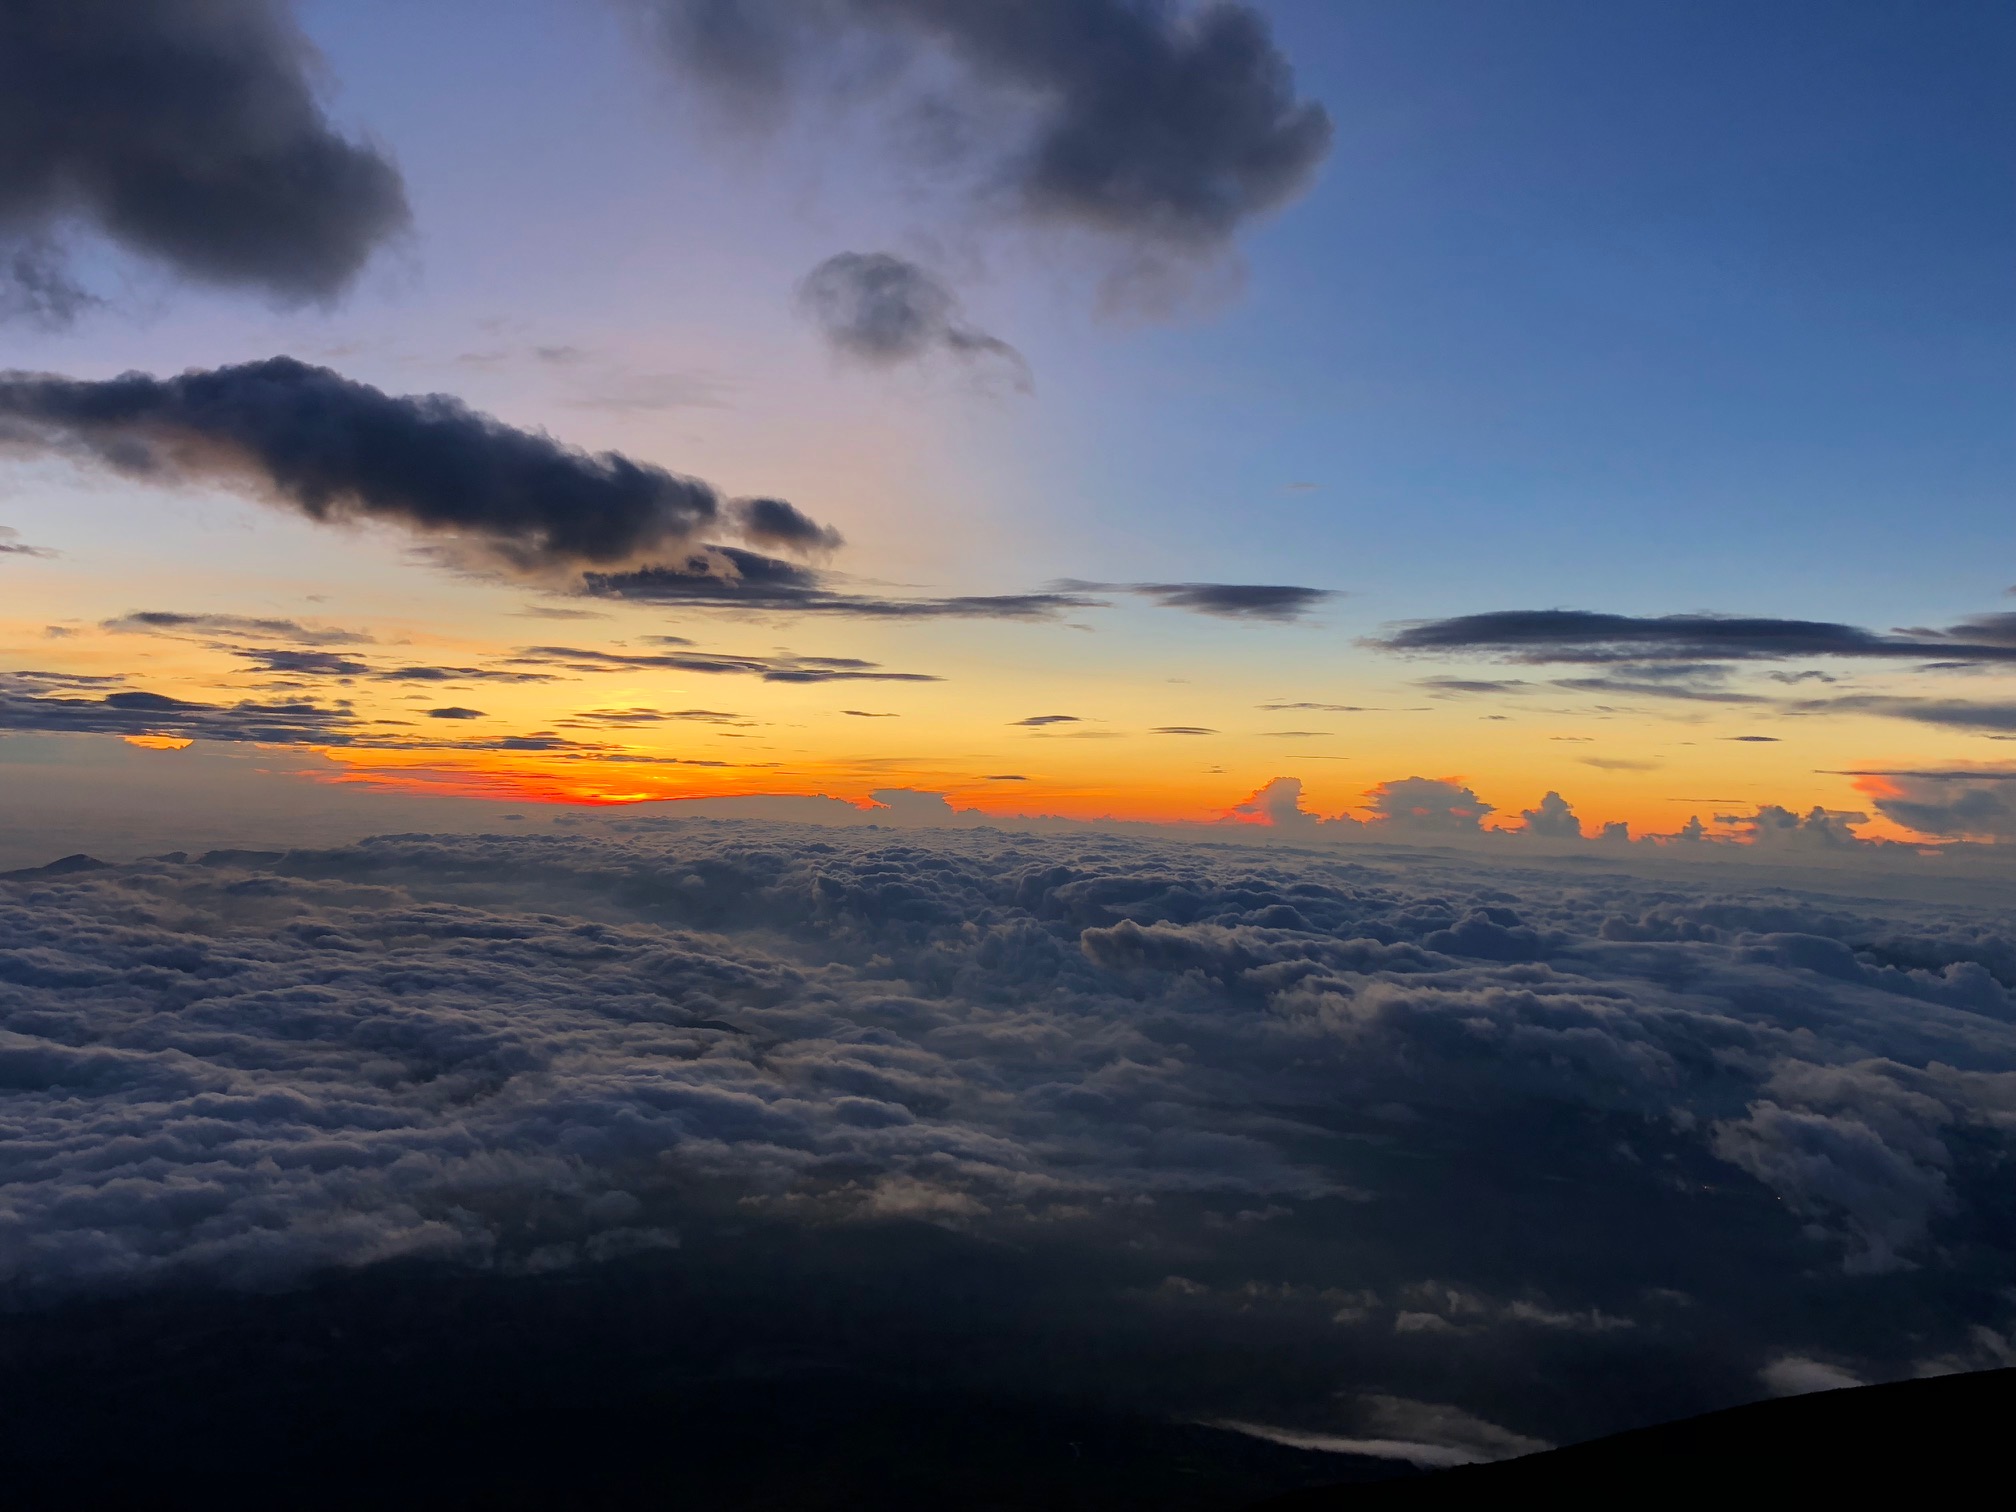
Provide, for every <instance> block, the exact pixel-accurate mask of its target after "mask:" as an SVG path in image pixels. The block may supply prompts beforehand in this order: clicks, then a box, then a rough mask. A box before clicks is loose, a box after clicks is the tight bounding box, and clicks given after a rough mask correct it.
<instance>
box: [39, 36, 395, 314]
mask: <svg viewBox="0 0 2016 1512" xmlns="http://www.w3.org/2000/svg"><path fill="white" fill-rule="evenodd" d="M312 65H313V53H312V50H311V49H310V47H309V45H308V43H307V41H306V39H305V38H303V37H302V35H301V33H300V31H299V30H298V29H297V28H296V26H295V25H294V22H293V20H292V18H291V16H290V15H289V13H288V11H287V8H286V7H285V6H284V5H282V4H280V3H277V0H8V3H7V4H6V5H5V6H4V7H0V237H4V238H11V239H13V240H14V242H15V243H16V250H15V251H14V252H13V253H12V254H11V256H10V257H8V258H7V259H5V260H0V281H4V286H5V292H4V295H0V309H4V308H6V307H7V306H9V305H11V306H12V307H13V308H14V309H15V311H16V312H18V313H23V314H27V315H30V316H32V317H36V318H39V319H42V320H44V321H46V322H60V321H62V320H63V319H66V318H68V317H69V316H70V315H72V314H74V313H75V312H76V310H77V309H78V308H80V307H81V306H82V305H83V304H85V303H88V302H89V299H90V296H89V295H87V294H85V293H84V292H83V291H82V290H80V289H78V288H77V286H76V285H75V284H74V283H73V282H72V281H71V279H70V277H69V274H68V273H67V272H66V270H65V268H64V266H63V263H62V259H61V258H60V255H59V254H58V253H57V252H56V250H55V242H54V240H52V238H57V237H60V236H61V235H62V234H63V233H64V232H65V231H66V230H67V229H69V228H70V227H72V226H82V227H86V228H89V229H90V230H92V231H95V232H97V233H100V234H102V235H104V236H107V237H109V238H111V239H112V240H113V241H115V242H117V243H118V244H119V245H120V246H122V247H124V248H126V249H127V250H129V251H131V252H134V253H137V254H138V255H140V256H141V257H144V258H147V259H149V260H151V261H153V262H156V263H159V264H160V265H162V266H164V267H166V268H168V269H170V270H171V271H172V272H174V273H176V274H178V275H180V276H182V277H185V278H190V279H195V280H198V281H201V282H204V283H210V284H221V285H225V286H231V287H240V288H250V289H256V290H259V291H261V292H264V293H267V294H270V295H274V296H277V297H278V298H280V299H282V300H285V301H289V302H299V301H308V300H327V299H330V298H333V297H334V296H336V295H337V294H340V293H341V292H342V291H343V290H344V288H346V287H347V286H348V285H349V283H350V282H351V280H352V279H354V278H355V277H356V275H357V273H358V271H359V270H360V269H361V268H362V267H363V266H364V263H365V261H366V259H367V258H369V257H370V255H371V253H372V251H373V250H374V249H375V248H376V247H378V246H379V245H380V244H381V243H383V242H384V241H385V239H386V238H387V237H389V236H391V235H393V234H394V233H395V232H397V231H399V230H400V229H401V228H402V227H404V226H405V224H406V222H407V209H406V198H405V191H404V188H403V187H402V185H401V182H400V178H399V173H398V170H397V169H396V168H394V167H393V166H392V164H391V163H390V162H389V161H388V160H387V159H386V158H385V157H384V156H383V155H382V154H381V153H379V152H377V151H375V150H373V149H371V148H369V147H365V146H361V145H359V144H357V143H355V142H351V141H348V140H346V139H345V138H343V137H342V136H340V135H338V134H337V133H336V131H335V129H334V128H333V127H332V126H331V125H330V123H329V121H328V119H327V118H326V117H325V116H324V115H323V113H322V110H321V107H320V106H319V105H318V104H317V102H316V100H315V96H314V93H313V91H312V90H311V88H310V86H309V77H310V70H311V67H312Z"/></svg>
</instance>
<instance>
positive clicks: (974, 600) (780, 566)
mask: <svg viewBox="0 0 2016 1512" xmlns="http://www.w3.org/2000/svg"><path fill="white" fill-rule="evenodd" d="M581 581H582V591H583V592H585V593H587V594H589V595H591V596H594V597H598V598H613V599H627V600H629V601H630V602H632V603H640V604H679V605H685V606H689V607H693V608H703V609H748V610H762V611H767V612H771V613H783V614H830V615H839V616H843V617H847V618H854V619H1004V620H1046V619H1055V618H1057V617H1058V616H1059V615H1061V614H1063V613H1064V612H1065V611H1067V610H1073V609H1097V608H1100V607H1102V606H1101V604H1100V602H1099V600H1097V599H1092V598H1087V597H1085V596H1084V595H1083V594H1078V593H1063V592H1045V593H990V594H964V595H958V596H954V597H949V598H890V597H886V596H883V595H879V594H868V593H854V592H851V591H849V590H846V589H843V588H836V587H834V586H832V585H831V583H830V581H829V579H828V578H827V576H826V575H825V574H824V573H821V572H816V571H814V570H813V569H811V568H809V567H801V566H800V565H798V564H797V563H796V562H786V561H782V560H780V559H778V558H776V557H771V556H764V555H762V554H761V553H760V552H754V551H744V550H742V549H740V548H739V547H734V546H708V547H705V548H703V549H700V550H696V551H694V552H692V553H691V554H689V555H688V556H687V557H686V558H685V559H684V560H682V561H679V562H676V563H661V564H658V565H655V566H650V567H641V568H638V569H636V570H635V571H631V572H589V573H584V574H583V575H582V580H581Z"/></svg>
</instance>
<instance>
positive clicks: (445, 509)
mask: <svg viewBox="0 0 2016 1512" xmlns="http://www.w3.org/2000/svg"><path fill="white" fill-rule="evenodd" d="M0 446H5V447H11V448H13V449H15V450H19V451H27V452H31V453H32V452H41V453H52V454H58V455H65V456H70V457H75V458H78V459H81V460H84V461H88V462H91V463H93V464H95V465H98V466H101V467H105V468H108V469H110V470H112V471H114V472H118V473H120V474H123V475H125V476H127V477H133V478H140V479H145V480H149V481H157V482H165V483H202V484H212V485H229V486H237V487H241V488H246V489H249V490H251V491H252V492H254V493H255V494H256V495H258V496H259V497H261V498H264V499H265V500H267V501H268V502H271V503H275V504H279V505H282V506H284V507H286V508H289V509H293V510H295V511H297V512H299V513H301V514H303V515H306V516H307V517H308V518H309V519H312V520H316V521H320V522H323V523H330V522H339V521H367V520H368V521H374V522H378V523H383V524H388V525H393V526H396V527H398V528H400V529H403V530H408V531H411V532H413V533H415V534H417V535H420V536H422V537H425V538H429V539H433V540H437V541H440V542H442V543H443V544H448V545H460V546H463V547H465V548H469V549H473V550H474V551H476V552H478V553H479V554H481V555H482V556H483V557H484V558H486V559H488V560H490V561H492V562H497V563H503V564H505V565H508V566H510V567H513V568H517V569H520V570H524V571H530V572H538V571H548V572H550V571H556V570H557V571H571V570H577V569H579V568H582V567H585V566H607V565H614V564H619V563H628V562H632V561H636V560H638V559H640V558H646V557H649V556H651V555H652V554H654V553H661V552H678V551H684V550H687V549H689V548H691V547H692V546H693V544H694V543H695V540H696V537H697V536H698V534H699V533H700V532H703V531H707V530H710V529H713V528H716V527H723V526H728V525H730V524H732V523H733V521H734V519H739V520H741V521H744V522H752V523H753V525H754V527H755V528H757V529H760V530H764V531H766V532H768V533H769V538H771V539H776V538H777V537H778V535H779V534H780V533H785V534H789V533H794V532H795V533H798V534H801V535H802V534H803V533H804V532H805V531H806V530H808V529H809V530H816V528H817V527H813V526H812V525H811V522H810V521H809V520H806V519H805V517H804V516H803V515H800V514H799V513H798V512H797V511H796V510H790V513H789V514H788V515H787V514H786V513H785V512H784V511H786V510H789V509H790V507H789V506H788V505H784V504H782V503H781V501H777V500H766V501H763V502H762V503H760V504H754V503H752V504H747V505H736V506H734V512H733V514H732V516H731V510H730V508H729V507H728V506H726V505H724V502H723V500H722V498H721V496H720V495H719V494H718V493H716V491H715V490H714V489H713V488H712V487H711V486H710V485H708V484H706V483H703V482H701V481H699V480H698V479H695V478H685V477H680V476H678V475H677V474H674V473H670V472H667V471H666V470H665V469H664V468H662V467H657V466H654V465H652V464H651V463H647V462H636V461H633V460H631V459H630V458H628V457H625V456H622V455H620V454H619V453H616V452H599V453H589V452H585V451H581V450H579V449H577V448H575V447H570V446H566V445H563V444H562V443H561V442H558V441H556V440H554V439H553V438H552V437H551V436H548V435H546V434H544V433H543V432H538V431H526V430H519V429H518V428H516V427H515V426H510V425H506V424H504V423H503V422H502V421H500V420H496V419H493V418H492V417H491V416H489V415H484V414H480V413H478V412H477V411H475V410H472V409H470V408H469V407H468V406H467V405H465V404H463V403H462V402H461V401H460V400H457V399H455V398H452V397H450V396H448V395H446V394H425V395H411V396H405V397H394V396H392V395H388V394H385V393H382V392H380V391H379V390H378V389H375V388H372V387H370V386H369V385H367V384H362V383H356V382H353V381H351V380H350V379H347V378H344V377H342V376H341V375H340V374H338V373H335V372H332V371H330V370H329V369H328V368H318V367H310V366H309V365H308V364H306V363H303V362H297V361H295V360H294V359H293V358H291V357H274V358H270V359H268V360H266V361H264V362H252V363H245V364H242V365H240V366H237V367H225V368H213V369H210V370H207V371H202V370H197V371H191V372H187V373H183V374H181V375H179V376H178V377H174V378H154V377H150V376H148V375H147V374H144V373H128V374H126V375H125V376H124V377H120V378H113V379H108V380H105V381H102V382H91V381H84V380H78V379H71V378H62V377H56V376H53V375H50V374H40V373H22V372H8V373H0Z"/></svg>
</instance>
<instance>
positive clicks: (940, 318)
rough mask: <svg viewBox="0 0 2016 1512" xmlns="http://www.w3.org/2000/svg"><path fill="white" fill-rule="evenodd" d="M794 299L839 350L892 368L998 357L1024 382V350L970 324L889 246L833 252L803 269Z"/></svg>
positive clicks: (927, 276) (934, 280) (939, 282)
mask: <svg viewBox="0 0 2016 1512" xmlns="http://www.w3.org/2000/svg"><path fill="white" fill-rule="evenodd" d="M798 304H799V307H800V308H801V309H802V310H804V312H805V313H806V315H807V316H809V317H810V318H811V320H812V322H813V324H814V325H816V326H817V327H818V328H819V333H820V334H821V335H822V336H824V337H825V338H826V341H827V344H828V345H830V346H831V347H832V348H833V349H834V350H835V351H836V352H839V353H840V354H841V355H842V356H845V357H850V358H852V359H854V360H855V361H857V362H864V363H867V364H869V365H871V366H874V367H893V366H895V365H897V364H898V363H903V362H914V361H916V360H917V359H919V358H922V357H929V356H932V355H934V354H937V353H946V354H949V355H951V356H953V357H959V358H963V359H967V360H972V359H975V358H986V359H991V360H992V361H994V362H996V363H999V364H1001V365H1002V366H1003V367H1004V368H1005V370H1006V371H1008V372H1009V373H1010V374H1011V375H1012V377H1013V378H1014V380H1015V383H1016V385H1017V386H1018V387H1020V388H1024V389H1026V388H1028V387H1029V365H1028V363H1026V362H1025V361H1023V358H1022V354H1021V353H1020V352H1018V351H1016V350H1015V348H1013V347H1012V346H1010V345H1009V344H1008V343H1007V342H1005V341H1003V340H1001V339H1000V338H999V337H998V336H990V335H988V334H987V333H986V332H985V331H982V330H979V329H976V328H975V327H973V326H971V325H968V324H967V323H966V321H965V319H964V318H963V317H962V316H961V314H960V311H959V297H958V296H957V295H956V294H954V293H953V292H952V290H951V288H950V287H949V286H947V284H946V283H945V281H944V280H943V279H942V278H940V277H938V275H937V274H935V273H932V272H930V271H929V270H928V269H925V268H920V267H919V266H918V265H917V264H916V263H913V262H909V261H907V260H906V259H904V258H901V257H897V256H895V255H894V254H893V253H889V252H839V253H835V254H834V255H833V256H832V257H829V258H827V259H826V261H824V262H822V263H821V264H819V266H818V267H816V268H814V269H813V270H812V271H811V272H810V273H808V274H806V275H805V279H804V281H803V282H802V283H801V284H799V286H798Z"/></svg>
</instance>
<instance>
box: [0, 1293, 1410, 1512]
mask: <svg viewBox="0 0 2016 1512" xmlns="http://www.w3.org/2000/svg"><path fill="white" fill-rule="evenodd" d="M777 1282H778V1278H777V1277H775V1276H771V1275H759V1276H756V1277H755V1278H754V1280H753V1281H752V1283H751V1284H750V1285H749V1286H748V1287H747V1288H746V1289H743V1288H739V1287H736V1286H734V1285H732V1284H731V1285H728V1286H726V1287H723V1286H721V1285H717V1284H706V1283H702V1284H698V1285H696V1284H695V1283H694V1279H693V1278H692V1277H690V1276H684V1275H681V1274H680V1273H679V1271H678V1269H677V1268H676V1267H667V1266H664V1265H638V1266H625V1265H621V1264H616V1265H611V1266H606V1267H602V1268H600V1269H599V1270H598V1272H597V1273H596V1274H595V1275H594V1276H593V1278H592V1279H591V1278H587V1277H583V1276H582V1275H579V1274H573V1275H549V1276H540V1277H523V1276H521V1277H515V1278H505V1277H499V1276H496V1275H494V1274H491V1275H472V1274H470V1273H468V1272H466V1271H463V1270H459V1269H455V1268H444V1267H430V1266H418V1265H410V1264H404V1263H396V1264H390V1265H386V1266H382V1267H376V1268H373V1269H371V1270H367V1271H363V1272H359V1273H356V1274H352V1275H349V1276H341V1277H335V1278H331V1279H328V1280H325V1281H323V1282H321V1283H318V1284H315V1285H311V1286H308V1287H304V1288H300V1289H297V1290H294V1291H290V1292H286V1293H282V1294H269V1295H256V1294H253V1295H247V1294H243V1293H236V1294H234V1293H227V1292H219V1291H214V1290H212V1291H184V1292H179V1293H164V1292H157V1293H152V1294H148V1295H143V1296H130V1297H127V1298H124V1299H112V1300H99V1301H93V1302H85V1303H76V1304H70V1305H65V1306H59V1307H57V1308H55V1309H52V1310H43V1309H31V1310H26V1311H16V1312H11V1313H9V1312H6V1311H4V1310H0V1364H4V1367H5V1368H4V1370H0V1487H4V1488H5V1490H4V1492H0V1505H4V1506H5V1507H6V1508H7V1509H8V1512H55V1509H63V1512H102V1509H105V1508H124V1507H135V1508H138V1507H146V1508H149V1509H178V1512H179V1509H190V1512H195V1509H202V1512H239V1509H244V1512H250V1509H255V1508H256V1509H260V1512H266V1509H272V1508H282V1507H284V1508H287V1509H289V1512H325V1509H326V1512H337V1509H344V1512H348V1509H365V1508H368V1509H371V1512H408V1509H411V1512H479V1509H480V1512H519V1509H522V1512H590V1509H594V1512H601V1509H619V1508H620V1509H629V1508H650V1509H664V1508H681V1509H692V1512H758V1509H762V1512H866V1509H873V1512H949V1509H960V1512H968V1509H970V1512H1039V1509H1040V1512H1243V1509H1244V1508H1246V1507H1248V1506H1250V1505H1251V1504H1252V1503H1253V1502H1254V1501H1255V1500H1257V1499H1260V1498H1263V1497H1267V1496H1271V1495H1273V1494H1274V1493H1276V1492H1279V1491H1283V1490H1287V1489H1289V1488H1292V1487H1295V1486H1308V1485H1321V1484H1324V1483H1326V1482H1333V1481H1335V1480H1337V1479H1338V1478H1339V1477H1340V1476H1342V1477H1355V1478H1357V1479H1358V1480H1360V1481H1369V1480H1376V1479H1383V1478H1387V1477H1391V1476H1395V1475H1408V1474H1411V1473H1412V1472H1410V1471H1409V1470H1408V1468H1407V1467H1406V1466H1404V1465H1398V1464H1395V1463H1393V1462H1391V1461H1385V1460H1376V1459H1358V1458H1356V1457H1354V1456H1350V1455H1335V1454H1321V1453H1313V1452H1308V1451H1303V1450H1296V1449H1290V1448H1284V1447H1282V1446H1280V1445H1277V1444H1272V1443H1267V1442H1264V1441H1262V1440H1259V1439H1256V1438H1252V1437H1249V1436H1247V1435H1245V1434H1240V1433H1233V1432H1226V1431H1222V1430H1218V1429H1213V1428H1208V1427H1203V1426H1200V1425H1195V1424H1185V1423H1175V1422H1170V1421H1167V1420H1166V1419H1163V1420H1158V1419H1156V1418H1154V1417H1150V1416H1144V1415H1139V1414H1135V1413H1130V1412H1128V1411H1126V1410H1125V1409H1124V1408H1116V1407H1115V1406H1114V1405H1113V1404H1112V1403H1110V1402H1107V1403H1102V1402H1099V1401H1093V1400H1084V1399H1073V1398H1071V1397H1069V1396H1068V1395H1065V1394H1063V1392H1060V1391H1052V1392H1050V1393H1048V1394H1047V1395H1045V1394H1039V1393H1035V1392H1030V1391H1014V1390H1007V1391H1004V1390H1000V1389H995V1388H990V1387H987V1386H985V1385H979V1384H973V1383H962V1382H961V1381H960V1380H959V1379H958V1377H959V1375H960V1374H961V1372H960V1370H959V1368H958V1364H957V1362H956V1361H948V1362H946V1364H945V1366H944V1368H943V1370H942V1371H940V1372H938V1373H937V1378H936V1379H934V1380H921V1379H918V1378H917V1376H916V1373H915V1372H914V1370H910V1371H906V1370H905V1369H903V1368H902V1366H901V1365H900V1364H897V1363H896V1362H895V1361H894V1360H892V1358H891V1353H892V1352H891V1351H890V1349H889V1348H888V1344H889V1342H890V1341H889V1337H888V1336H889V1333H890V1332H891V1328H892V1324H891V1320H890V1319H889V1317H888V1316H887V1314H886V1313H885V1312H883V1311H882V1309H881V1308H880V1307H879V1306H878V1304H877V1302H876V1299H875V1298H874V1297H872V1296H868V1295H863V1294H857V1295H855V1296H852V1297H848V1298H844V1299H838V1301H837V1306H836V1308H835V1315H834V1316H831V1317H828V1318H826V1319H825V1320H824V1321H823V1323H821V1322H820V1321H819V1320H815V1319H810V1318H808V1317H806V1316H804V1312H805V1303H804V1299H803V1298H802V1297H795V1298H794V1296H793V1295H792V1293H791V1291H790V1290H789V1289H788V1288H787V1287H784V1286H781V1285H779V1284H777ZM895 1326H900V1325H895ZM906 1352H907V1353H910V1354H912V1355H913V1356H914V1352H915V1351H914V1341H913V1348H912V1349H911V1350H909V1351H906ZM1065 1390H1067V1391H1068V1385H1067V1386H1066V1388H1065Z"/></svg>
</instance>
